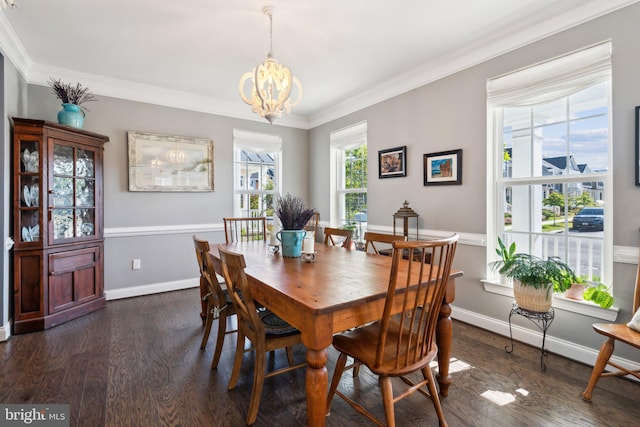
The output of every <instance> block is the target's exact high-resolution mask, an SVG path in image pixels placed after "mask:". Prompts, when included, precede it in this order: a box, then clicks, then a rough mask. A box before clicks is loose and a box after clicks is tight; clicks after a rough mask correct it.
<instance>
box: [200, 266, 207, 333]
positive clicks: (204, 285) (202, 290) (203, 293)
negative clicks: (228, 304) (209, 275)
mask: <svg viewBox="0 0 640 427" xmlns="http://www.w3.org/2000/svg"><path fill="white" fill-rule="evenodd" d="M208 292H209V290H208V289H207V279H205V278H204V277H202V275H200V305H201V307H202V311H201V312H200V319H201V320H202V326H205V323H206V320H207V316H208V315H209V304H208V302H207V299H206V298H205V296H206V295H207V293H208Z"/></svg>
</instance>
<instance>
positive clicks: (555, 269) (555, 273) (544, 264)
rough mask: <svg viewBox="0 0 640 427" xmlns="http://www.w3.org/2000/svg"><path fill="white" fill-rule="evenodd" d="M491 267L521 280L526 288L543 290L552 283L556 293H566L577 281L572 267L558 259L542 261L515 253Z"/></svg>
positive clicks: (552, 258) (531, 256)
mask: <svg viewBox="0 0 640 427" xmlns="http://www.w3.org/2000/svg"><path fill="white" fill-rule="evenodd" d="M489 266H490V267H491V269H493V270H494V271H495V270H498V272H499V273H500V274H503V275H505V276H506V277H510V278H512V279H514V280H519V281H520V282H521V283H522V284H523V285H524V286H533V287H534V288H536V289H543V288H546V287H547V286H548V285H549V283H552V284H553V291H554V292H564V291H566V290H567V289H569V288H570V287H571V284H572V283H574V282H575V280H576V279H577V278H576V275H575V274H574V272H573V270H572V269H571V267H569V265H568V264H566V263H564V262H562V261H561V260H560V259H559V258H557V257H549V258H547V259H542V258H539V257H537V256H535V255H530V254H525V253H515V254H513V256H511V257H510V258H509V259H508V260H506V261H504V260H499V261H494V262H492V263H491V264H489Z"/></svg>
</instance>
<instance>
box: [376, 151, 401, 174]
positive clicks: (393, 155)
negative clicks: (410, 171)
mask: <svg viewBox="0 0 640 427" xmlns="http://www.w3.org/2000/svg"><path fill="white" fill-rule="evenodd" d="M399 176H407V146H406V145H405V146H402V147H396V148H389V149H387V150H380V151H378V178H396V177H399Z"/></svg>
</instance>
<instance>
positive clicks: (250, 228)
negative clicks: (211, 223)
mask: <svg viewBox="0 0 640 427" xmlns="http://www.w3.org/2000/svg"><path fill="white" fill-rule="evenodd" d="M222 220H223V221H224V238H225V239H226V241H227V243H232V242H248V241H253V240H267V218H266V217H264V216H259V217H255V218H223V219H222Z"/></svg>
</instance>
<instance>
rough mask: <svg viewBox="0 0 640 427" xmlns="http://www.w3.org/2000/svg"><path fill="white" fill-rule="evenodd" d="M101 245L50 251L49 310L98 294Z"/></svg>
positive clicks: (57, 309) (64, 307)
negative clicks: (51, 252)
mask: <svg viewBox="0 0 640 427" xmlns="http://www.w3.org/2000/svg"><path fill="white" fill-rule="evenodd" d="M100 272H101V266H100V248H99V247H93V248H87V249H79V250H74V251H69V252H57V253H53V254H50V255H49V313H50V314H51V313H56V312H59V311H62V310H66V309H68V308H71V307H74V306H76V305H78V304H82V303H85V302H87V301H90V300H93V299H96V298H98V297H99V296H100V293H101V291H100V288H99V287H100V279H99V278H100Z"/></svg>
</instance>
